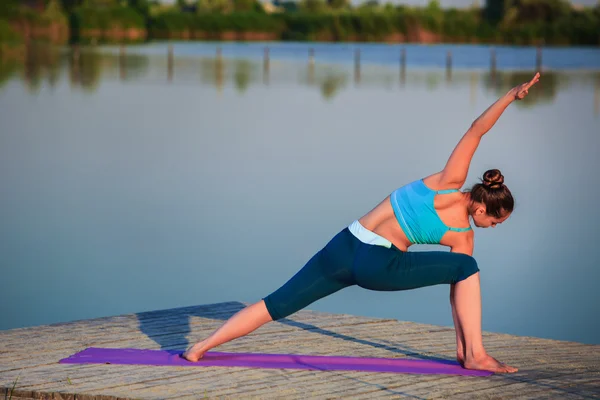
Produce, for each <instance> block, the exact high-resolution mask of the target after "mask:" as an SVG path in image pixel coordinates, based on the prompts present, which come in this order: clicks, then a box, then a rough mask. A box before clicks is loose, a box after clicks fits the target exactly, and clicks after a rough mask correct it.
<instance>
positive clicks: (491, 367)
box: [463, 354, 519, 374]
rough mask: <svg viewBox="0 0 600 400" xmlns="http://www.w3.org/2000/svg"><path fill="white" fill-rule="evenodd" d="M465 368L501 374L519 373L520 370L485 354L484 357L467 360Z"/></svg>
mask: <svg viewBox="0 0 600 400" xmlns="http://www.w3.org/2000/svg"><path fill="white" fill-rule="evenodd" d="M463 367H464V368H466V369H476V370H481V371H491V372H496V373H500V374H506V373H509V374H511V373H513V372H517V371H518V370H519V369H518V368H514V367H511V366H508V365H506V364H503V363H501V362H500V361H498V360H496V359H495V358H494V357H492V356H489V355H487V354H485V355H484V356H480V357H474V358H471V359H465V361H464V365H463Z"/></svg>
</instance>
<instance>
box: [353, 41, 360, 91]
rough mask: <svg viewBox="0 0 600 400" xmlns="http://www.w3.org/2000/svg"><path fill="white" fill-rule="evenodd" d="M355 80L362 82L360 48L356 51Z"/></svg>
mask: <svg viewBox="0 0 600 400" xmlns="http://www.w3.org/2000/svg"><path fill="white" fill-rule="evenodd" d="M354 81H355V82H356V83H358V82H360V49H356V50H355V51H354Z"/></svg>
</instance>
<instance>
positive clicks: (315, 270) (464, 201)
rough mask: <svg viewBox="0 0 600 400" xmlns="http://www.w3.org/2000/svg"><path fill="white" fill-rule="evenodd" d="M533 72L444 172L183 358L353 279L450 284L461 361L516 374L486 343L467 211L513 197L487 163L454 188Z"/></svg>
mask: <svg viewBox="0 0 600 400" xmlns="http://www.w3.org/2000/svg"><path fill="white" fill-rule="evenodd" d="M539 76H540V75H539V73H537V74H536V75H535V76H534V77H533V79H532V80H531V81H529V82H527V83H524V84H522V85H519V86H517V87H515V88H513V89H512V90H510V91H509V92H508V93H507V94H506V95H504V96H503V97H501V98H500V99H499V100H498V101H496V102H495V103H494V104H493V105H492V106H490V107H489V108H488V109H487V110H486V111H485V112H484V113H483V114H481V116H480V117H479V118H477V119H476V120H475V122H473V124H472V125H471V127H470V128H469V130H468V131H467V132H466V133H465V135H464V136H463V137H462V139H461V140H460V142H459V143H458V145H457V146H456V148H455V149H454V151H453V152H452V154H451V156H450V158H449V160H448V162H447V163H446V166H445V168H444V169H443V170H442V171H441V172H438V173H436V174H433V175H430V176H428V177H426V178H424V179H419V180H417V181H415V182H412V183H410V184H408V185H405V186H403V187H401V188H399V189H397V190H396V191H394V192H393V193H392V194H390V195H389V196H388V197H387V198H386V199H384V200H383V201H382V202H381V203H380V204H379V205H377V206H376V207H375V208H374V209H372V210H371V211H369V212H368V213H367V214H366V215H364V216H363V217H361V218H360V219H359V220H357V221H354V222H353V223H352V224H351V225H350V226H348V227H347V228H344V229H343V230H342V231H341V232H339V233H338V234H337V235H336V236H335V237H334V238H333V239H331V241H330V242H329V243H328V244H327V245H326V246H325V247H324V248H323V249H321V250H320V251H319V252H318V253H317V254H315V255H314V256H313V257H312V258H311V259H310V260H309V261H308V263H307V264H306V265H305V266H304V267H303V268H302V269H301V270H300V271H298V272H297V273H296V274H295V275H294V276H293V277H292V278H291V279H290V280H289V281H288V282H287V283H285V284H284V285H283V286H282V287H280V288H279V289H277V290H276V291H275V292H273V293H271V294H270V295H269V296H267V297H265V298H263V299H262V300H261V301H259V302H257V303H255V304H252V305H250V306H248V307H246V308H244V309H243V310H241V311H239V312H238V313H236V314H235V315H234V316H232V317H231V318H230V319H229V320H228V321H227V322H226V323H225V324H224V325H223V326H221V327H220V328H219V329H218V330H216V331H215V332H214V333H213V334H212V335H211V336H210V337H208V338H207V339H205V340H203V341H201V342H198V343H196V344H195V345H194V346H192V347H191V348H189V349H188V350H187V351H186V352H185V353H183V355H182V357H184V358H185V359H187V360H188V361H191V362H196V361H198V360H199V359H200V358H202V356H203V354H204V353H205V352H207V351H208V350H210V349H212V348H214V347H216V346H218V345H220V344H223V343H225V342H228V341H230V340H233V339H236V338H238V337H240V336H244V335H247V334H248V333H250V332H252V331H254V330H255V329H257V328H259V327H260V326H262V325H264V324H265V323H267V322H270V321H274V320H278V319H281V318H284V317H287V316H289V315H291V314H293V313H295V312H296V311H298V310H300V309H302V308H304V307H306V306H308V305H309V304H311V303H313V302H314V301H316V300H318V299H321V298H323V297H325V296H328V295H330V294H332V293H334V292H336V291H338V290H340V289H343V288H345V287H348V286H351V285H359V286H361V287H363V288H366V289H370V290H381V291H389V290H407V289H414V288H418V287H424V286H430V285H437V284H449V285H450V303H451V305H452V317H453V319H454V326H455V330H456V344H457V346H456V357H457V360H458V362H459V363H460V364H461V365H462V366H463V367H464V368H467V369H477V370H486V371H493V372H496V373H512V372H516V371H517V368H513V367H511V366H508V365H506V364H503V363H501V362H499V361H497V360H496V359H494V358H493V357H491V356H489V355H488V354H487V353H486V351H485V349H484V347H483V341H482V336H481V297H480V285H479V268H478V266H477V263H476V261H475V259H474V258H473V257H472V254H473V237H474V233H473V230H472V229H471V227H470V224H469V217H470V218H471V219H472V220H473V222H474V224H475V226H477V227H480V228H488V227H490V226H491V227H494V226H496V225H497V224H501V223H502V222H504V221H506V219H507V218H508V217H509V216H510V214H511V212H512V210H513V207H514V200H513V197H512V195H511V193H510V191H509V190H508V188H507V187H506V186H505V185H504V177H503V176H502V174H501V173H500V171H498V170H495V169H494V170H489V171H486V172H485V174H484V175H483V180H482V183H479V184H476V185H474V186H473V187H472V188H471V189H470V190H469V191H466V192H460V191H459V190H458V189H460V188H461V187H462V186H463V184H464V183H465V180H466V178H467V172H468V169H469V164H470V163H471V159H472V157H473V154H474V153H475V150H476V149H477V146H478V145H479V142H480V140H481V138H482V137H483V135H484V134H485V133H486V132H487V131H489V130H490V128H491V127H492V126H493V125H494V124H495V123H496V121H497V120H498V118H499V117H500V115H501V114H502V113H503V112H504V110H505V109H506V107H508V105H509V104H511V103H512V102H513V101H514V100H520V99H523V98H524V97H525V96H526V95H527V93H528V90H529V88H530V87H531V86H533V85H534V84H535V83H536V82H538V80H539ZM415 243H420V244H425V243H427V244H440V245H443V246H447V247H450V249H451V251H450V252H447V251H428V252H408V251H407V250H408V248H409V247H410V246H411V245H413V244H415Z"/></svg>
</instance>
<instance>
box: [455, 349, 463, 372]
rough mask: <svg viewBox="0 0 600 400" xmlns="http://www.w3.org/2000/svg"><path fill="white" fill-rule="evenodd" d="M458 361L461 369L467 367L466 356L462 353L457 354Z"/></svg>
mask: <svg viewBox="0 0 600 400" xmlns="http://www.w3.org/2000/svg"><path fill="white" fill-rule="evenodd" d="M456 361H458V363H459V364H460V366H461V367H463V368H464V367H465V354H464V352H462V351H457V352H456Z"/></svg>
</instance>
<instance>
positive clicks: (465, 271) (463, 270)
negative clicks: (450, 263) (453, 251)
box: [452, 254, 479, 283]
mask: <svg viewBox="0 0 600 400" xmlns="http://www.w3.org/2000/svg"><path fill="white" fill-rule="evenodd" d="M478 272H479V266H478V265H477V261H476V260H475V258H473V257H472V256H469V255H467V254H464V255H463V257H461V261H460V266H459V268H458V269H457V275H456V276H455V278H454V281H453V282H452V283H457V282H460V281H464V280H465V279H467V278H468V277H470V276H472V275H474V274H476V273H478Z"/></svg>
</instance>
